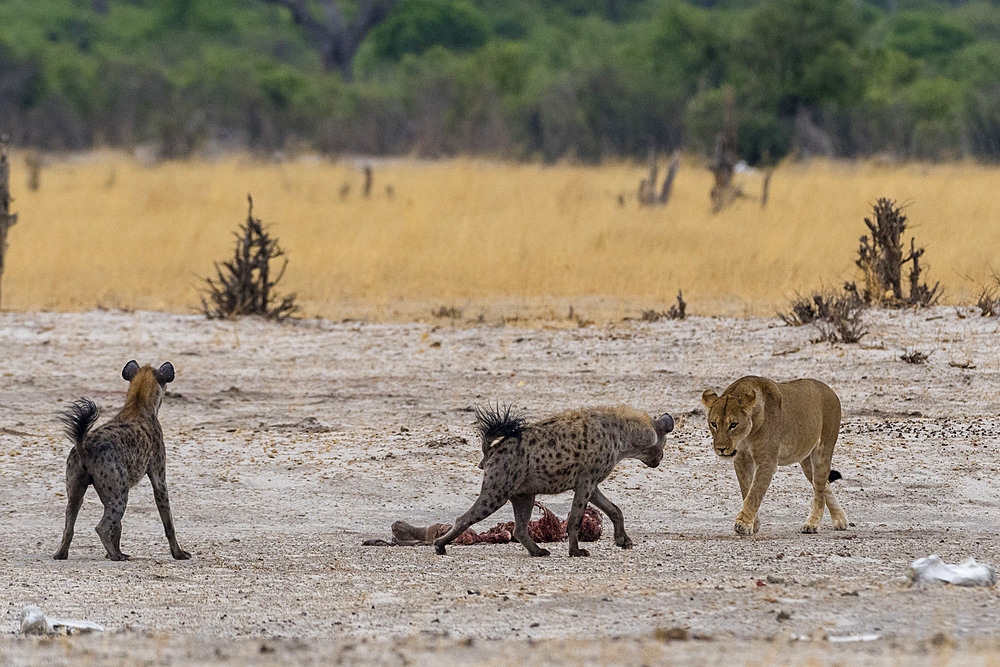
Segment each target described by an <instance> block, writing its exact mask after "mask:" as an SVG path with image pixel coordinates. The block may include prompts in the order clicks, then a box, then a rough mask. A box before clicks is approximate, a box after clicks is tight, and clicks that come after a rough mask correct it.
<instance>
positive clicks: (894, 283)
mask: <svg viewBox="0 0 1000 667" xmlns="http://www.w3.org/2000/svg"><path fill="white" fill-rule="evenodd" d="M873 209H874V210H873V215H872V217H871V218H865V225H867V226H868V230H869V231H870V232H871V239H869V238H868V236H867V235H865V236H862V237H861V239H860V245H859V247H858V259H857V260H856V262H855V263H856V264H857V265H858V267H859V268H860V269H861V271H862V274H863V280H864V284H865V287H864V295H863V297H864V300H865V302H867V303H869V304H875V305H881V306H888V307H890V308H899V307H903V306H931V305H933V304H934V303H936V302H937V300H938V298H939V297H940V292H939V289H938V288H939V287H940V283H934V286H933V287H930V286H928V285H927V283H926V282H921V281H920V274H921V272H922V270H923V269H922V268H921V266H920V258H921V257H922V256H923V254H924V251H925V249H924V248H917V247H916V245H915V240H914V239H913V237H911V238H910V250H909V253H908V254H905V255H904V251H903V242H902V237H903V234H904V232H905V231H906V221H907V218H906V216H905V215H903V210H902V208H901V207H899V206H897V205H896V202H895V201H893V200H892V199H887V198H885V197H882V198H880V199H879V200H878V201H876V202H875V205H874V207H873ZM873 219H874V220H873ZM906 264H909V265H910V267H909V270H910V272H909V275H908V277H907V278H908V280H907V282H908V283H909V290H908V292H909V293H908V294H906V295H904V294H903V268H904V266H905V265H906Z"/></svg>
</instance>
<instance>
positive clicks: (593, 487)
mask: <svg viewBox="0 0 1000 667" xmlns="http://www.w3.org/2000/svg"><path fill="white" fill-rule="evenodd" d="M476 416H477V418H478V420H479V432H480V435H481V436H482V445H483V460H482V462H481V463H480V464H479V467H480V468H482V469H483V487H482V491H481V492H480V494H479V498H478V499H477V500H476V502H475V503H474V504H473V505H472V507H471V508H470V509H469V511H468V512H466V513H465V514H463V515H462V516H460V517H458V518H457V519H456V520H455V523H454V525H453V526H452V528H451V530H450V531H448V533H447V534H446V535H444V536H442V537H440V538H438V539H437V540H435V542H434V546H435V548H436V549H437V552H438V553H439V554H443V553H445V546H446V545H448V544H449V543H450V542H452V541H453V540H454V539H455V538H457V537H458V536H459V535H461V534H462V533H463V532H464V531H465V529H466V528H468V527H469V526H471V525H473V524H475V523H477V522H479V521H482V520H483V519H485V518H486V517H488V516H489V515H491V514H493V513H494V512H496V511H497V510H498V509H500V508H501V507H503V506H504V504H506V503H507V501H508V500H510V502H511V505H513V507H514V537H515V538H517V540H518V541H519V542H520V543H521V544H522V545H524V548H525V549H527V550H528V553H529V554H531V555H532V556H548V555H549V552H548V550H546V549H542V548H541V547H539V546H538V545H537V544H535V542H534V541H533V540H532V539H531V537H530V536H529V535H528V521H529V520H530V519H531V509H532V507H533V506H534V503H535V495H536V494H540V493H544V494H553V493H562V492H563V491H573V492H574V495H573V507H572V509H571V510H570V513H569V518H568V519H567V523H566V528H567V530H566V532H567V537H568V538H569V555H570V556H588V555H589V553H588V552H587V550H586V549H581V548H580V546H579V541H578V536H579V531H580V521H581V520H582V519H583V512H584V510H585V509H586V507H587V503H593V504H594V505H595V506H596V507H597V509H599V510H601V511H602V512H604V513H605V514H606V515H607V516H608V518H610V519H611V522H612V523H613V524H614V527H615V544H617V545H618V546H620V547H622V548H623V549H628V548H630V547H631V546H632V540H631V539H629V536H628V535H627V534H626V533H625V522H624V518H623V516H622V511H621V510H620V509H618V507H617V506H616V505H615V504H614V503H612V502H611V501H610V500H608V499H607V497H605V495H604V494H603V493H601V490H600V489H598V488H597V485H598V484H600V483H601V482H603V481H604V480H605V479H607V477H608V475H610V474H611V471H612V470H613V469H614V467H615V465H616V464H617V463H618V462H619V461H621V460H622V459H625V458H636V459H639V460H640V461H642V462H643V463H645V464H646V465H648V466H649V467H651V468H655V467H656V466H658V465H660V460H661V459H662V458H663V445H664V436H666V434H667V433H669V432H670V431H672V430H673V428H674V420H673V418H672V417H671V416H670V415H668V414H663V415H661V416H660V417H659V418H658V419H656V420H653V419H651V418H650V417H649V415H647V414H645V413H642V412H639V411H638V410H633V409H632V408H627V407H617V408H595V409H589V410H573V411H569V412H563V413H560V414H557V415H555V416H552V417H549V418H547V419H543V420H541V421H538V422H535V423H533V424H526V423H525V422H524V420H522V419H521V418H520V417H515V416H512V415H511V413H510V408H507V409H505V410H501V409H500V408H499V406H497V409H495V410H493V409H486V410H482V411H477V413H476Z"/></svg>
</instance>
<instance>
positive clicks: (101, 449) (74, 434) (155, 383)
mask: <svg viewBox="0 0 1000 667" xmlns="http://www.w3.org/2000/svg"><path fill="white" fill-rule="evenodd" d="M122 377H123V378H125V379H126V380H128V382H129V385H128V394H127V395H126V397H125V407H124V408H122V410H121V412H119V413H118V414H117V415H116V416H115V417H114V418H112V419H111V421H109V422H108V423H106V424H104V425H103V426H100V427H98V428H96V429H94V430H93V431H91V430H90V428H91V427H92V426H93V425H94V422H96V421H97V417H98V413H99V411H98V409H97V406H96V405H95V404H94V402H93V401H91V400H90V399H89V398H81V399H80V400H78V401H76V402H75V403H73V405H72V406H70V408H69V410H68V411H67V412H66V413H65V414H64V415H63V417H62V421H63V423H64V424H66V435H67V436H69V439H70V440H72V441H73V442H74V443H75V446H74V447H73V449H71V450H70V452H69V457H68V458H67V459H66V497H67V503H66V529H65V531H64V532H63V539H62V544H61V545H59V551H57V552H56V554H55V556H54V558H56V559H57V560H62V559H65V558H66V557H67V556H68V555H69V543H70V542H71V541H72V540H73V525H74V524H75V523H76V515H77V513H78V512H79V511H80V505H82V504H83V494H84V493H86V492H87V487H88V486H90V485H91V484H93V485H94V488H95V489H96V490H97V495H98V496H100V498H101V502H102V503H104V516H103V517H101V521H100V522H99V523H98V524H97V534H98V535H99V536H100V537H101V542H103V543H104V548H105V549H107V552H108V558H110V559H111V560H128V556H127V555H126V554H123V553H122V551H121V537H122V516H124V514H125V506H126V505H127V504H128V492H129V489H131V488H132V487H133V486H135V485H136V484H138V483H139V480H140V479H142V478H143V476H148V477H149V481H150V483H151V484H152V485H153V497H154V498H155V500H156V509H157V510H159V512H160V519H161V520H162V521H163V529H164V531H165V532H166V534H167V540H168V541H169V542H170V554H171V555H172V556H173V557H174V558H176V559H178V560H182V559H185V558H190V557H191V554H189V553H188V552H186V551H184V550H183V549H181V547H180V545H179V544H177V538H176V537H175V536H174V521H173V519H172V518H171V516H170V498H169V497H168V495H167V473H166V450H165V448H164V446H163V431H162V430H160V422H159V420H157V418H156V413H157V412H158V411H159V409H160V402H161V401H162V400H163V392H164V387H165V386H166V384H167V383H168V382H171V381H172V380H173V379H174V367H173V366H172V365H171V364H170V362H169V361H168V362H166V363H165V364H163V365H162V366H160V367H159V368H158V369H156V370H153V368H152V367H150V366H148V365H147V366H143V367H142V368H139V364H137V363H136V362H135V361H130V362H128V363H127V364H126V365H125V368H124V369H122Z"/></svg>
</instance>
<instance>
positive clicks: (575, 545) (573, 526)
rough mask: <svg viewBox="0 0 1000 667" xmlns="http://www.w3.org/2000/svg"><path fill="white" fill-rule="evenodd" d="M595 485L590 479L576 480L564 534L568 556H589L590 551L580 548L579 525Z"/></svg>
mask: <svg viewBox="0 0 1000 667" xmlns="http://www.w3.org/2000/svg"><path fill="white" fill-rule="evenodd" d="M596 488H597V485H596V484H594V483H593V482H591V481H590V480H587V481H581V482H578V483H577V485H576V489H575V491H574V493H573V507H572V509H570V511H569V517H568V518H567V519H566V536H567V537H568V538H569V555H570V556H589V555H590V552H589V551H587V550H586V549H581V548H580V542H579V536H580V525H581V524H582V523H583V511H584V510H585V509H587V503H589V502H590V498H591V496H593V495H594V489H596Z"/></svg>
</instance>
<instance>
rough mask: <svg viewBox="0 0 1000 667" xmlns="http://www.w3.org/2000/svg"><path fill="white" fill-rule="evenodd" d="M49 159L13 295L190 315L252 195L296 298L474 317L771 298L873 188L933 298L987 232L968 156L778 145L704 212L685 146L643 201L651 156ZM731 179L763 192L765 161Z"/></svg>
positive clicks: (960, 296)
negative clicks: (591, 163) (899, 206)
mask: <svg viewBox="0 0 1000 667" xmlns="http://www.w3.org/2000/svg"><path fill="white" fill-rule="evenodd" d="M48 161H49V163H48V165H47V166H46V167H45V168H44V169H43V172H42V178H41V188H40V189H39V190H38V191H35V192H32V191H29V190H28V189H27V188H26V187H25V184H26V182H27V174H26V171H25V169H24V163H23V155H15V156H14V164H13V178H14V182H13V183H12V188H13V195H14V197H15V202H14V206H13V208H14V210H15V211H16V212H18V213H19V214H20V222H19V223H18V225H17V226H16V227H14V228H13V229H12V231H11V233H10V249H9V251H8V255H7V267H6V271H5V272H4V276H3V297H4V303H3V305H4V307H5V308H7V309H14V310H34V309H55V310H75V309H89V308H93V307H95V306H103V307H119V308H148V309H165V310H176V311H182V312H184V311H188V312H194V311H196V310H197V308H198V305H199V299H198V294H199V290H200V289H201V279H202V278H203V277H204V276H207V275H210V274H211V273H212V263H213V261H215V260H220V259H223V258H225V257H227V256H228V254H229V253H230V252H231V248H232V237H231V232H232V231H233V230H234V229H235V228H236V226H237V225H238V224H239V223H240V222H241V221H242V220H243V218H244V217H245V215H246V195H247V193H248V192H249V193H252V194H253V197H254V201H255V204H256V206H255V212H256V213H257V215H258V216H259V217H261V218H262V219H263V220H264V221H265V222H266V223H270V224H271V227H272V230H273V232H274V233H275V234H276V235H277V236H278V238H279V239H280V241H281V243H282V244H283V245H284V247H285V249H286V250H287V253H288V258H289V260H290V263H289V268H288V271H287V274H286V277H285V280H284V281H283V283H282V284H281V287H282V288H284V290H285V291H295V292H297V293H298V295H299V301H300V303H301V304H302V305H303V307H304V312H305V314H307V315H324V316H328V317H334V318H336V317H344V316H353V317H359V316H360V317H371V318H376V319H406V318H412V317H418V318H421V319H423V318H427V317H428V316H429V314H430V311H431V309H432V308H436V307H438V306H442V305H446V306H454V307H457V308H459V309H461V310H462V311H463V312H464V316H465V317H466V318H468V317H475V316H477V315H478V314H480V313H485V314H487V317H494V316H502V315H507V316H512V315H522V316H525V315H529V314H531V315H539V314H541V315H543V316H544V315H546V314H549V315H554V316H557V317H564V316H565V314H566V311H567V309H568V306H569V305H574V306H575V307H576V311H577V312H578V313H580V314H581V315H582V316H584V317H586V318H588V319H596V320H601V319H617V318H620V317H622V316H625V315H636V314H637V313H638V312H639V310H640V309H642V308H658V309H661V308H664V307H666V306H667V305H669V303H671V302H672V301H673V298H674V295H675V294H676V293H677V290H678V288H682V289H683V290H684V295H685V298H686V299H687V301H688V302H689V304H690V307H689V312H691V313H696V314H716V313H717V314H771V313H773V312H774V311H775V309H778V308H785V306H786V305H787V301H788V298H789V297H790V296H792V295H793V294H794V293H795V292H796V291H806V290H812V289H814V288H818V287H820V286H821V285H823V284H826V285H837V284H839V283H840V282H841V281H842V280H844V279H845V278H846V279H851V278H854V277H855V276H856V272H855V267H854V263H853V260H854V257H855V255H856V250H857V241H858V237H859V236H860V235H861V234H862V233H863V232H864V231H865V230H864V225H863V222H862V218H863V217H864V216H865V215H867V214H868V213H869V211H870V204H871V203H872V202H874V200H875V199H876V198H878V197H880V196H888V197H892V198H894V199H896V200H898V201H900V202H903V203H906V204H908V206H907V213H908V214H909V217H910V221H911V225H913V231H914V233H915V235H916V237H917V242H918V244H921V245H924V246H926V247H927V249H928V250H927V254H926V255H925V257H924V259H925V260H926V262H927V263H928V264H929V265H930V267H931V272H930V279H931V280H941V281H942V284H943V285H944V286H945V288H946V292H945V301H946V302H950V303H969V302H970V301H971V299H972V298H973V295H974V293H976V292H977V291H978V289H979V287H980V285H981V284H984V283H985V282H986V281H987V280H988V279H989V278H990V276H991V275H992V268H993V265H992V264H991V263H992V262H994V261H995V257H994V255H993V253H994V252H995V250H996V249H997V248H1000V198H998V197H996V196H995V195H994V191H995V188H996V184H997V183H998V182H1000V169H998V168H992V167H983V166H978V165H973V164H957V165H940V166H928V165H904V166H879V165H876V164H872V163H839V162H822V161H814V162H811V163H808V164H786V165H784V166H782V167H781V168H780V169H778V170H777V172H776V173H775V175H774V179H773V181H772V186H771V197H770V202H769V204H768V207H767V208H766V209H764V210H761V208H760V206H759V205H758V203H757V202H756V201H752V200H749V199H747V200H742V201H740V202H738V203H737V204H736V205H735V206H733V207H731V208H730V209H728V210H726V211H724V212H723V213H721V214H719V215H715V216H713V215H711V213H710V211H709V201H708V191H709V187H710V174H709V173H708V171H707V170H706V169H704V168H703V167H702V166H699V165H698V164H697V163H695V162H693V161H688V162H686V163H685V164H684V165H683V166H682V167H681V170H680V172H679V173H678V177H677V181H676V183H675V188H674V194H673V197H672V199H671V201H670V203H669V205H668V206H667V207H666V208H662V209H640V208H639V207H638V205H637V204H636V201H635V197H634V195H633V193H634V192H635V189H636V185H637V183H638V180H639V178H640V177H641V176H642V174H643V171H644V168H643V167H639V166H636V165H626V164H620V165H611V166H604V167H600V168H589V167H581V166H556V167H544V166H537V165H519V164H503V163H499V164H498V163H489V162H483V161H475V160H450V161H444V162H434V163H425V162H418V161H413V160H398V161H384V162H375V187H374V189H373V194H372V197H371V198H370V199H368V200H366V199H363V198H362V197H361V194H360V189H361V183H362V175H361V170H360V168H359V165H358V164H357V163H350V162H341V163H336V164H333V163H330V162H328V161H324V160H320V159H301V160H297V161H294V162H287V163H281V164H271V163H262V162H259V161H254V160H251V159H249V158H229V159H224V160H221V161H217V162H207V161H193V162H170V163H163V164H158V165H145V164H142V163H140V162H139V161H136V160H133V159H131V158H127V157H124V156H122V155H120V154H115V153H104V152H101V153H92V154H86V155H82V156H75V157H73V158H65V159H56V158H49V159H48ZM745 180H746V182H747V192H748V193H750V194H752V195H756V194H757V193H758V191H759V188H760V178H759V177H754V176H748V177H746V178H745ZM344 183H349V184H350V185H351V192H350V194H349V195H348V197H347V198H346V199H345V200H341V197H340V194H339V190H340V188H341V186H342V184H344ZM387 185H391V186H392V188H393V190H394V196H393V197H391V198H390V197H389V196H388V195H387V193H386V186H387ZM620 193H625V195H626V200H625V204H624V205H620V204H619V202H618V195H619V194H620Z"/></svg>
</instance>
